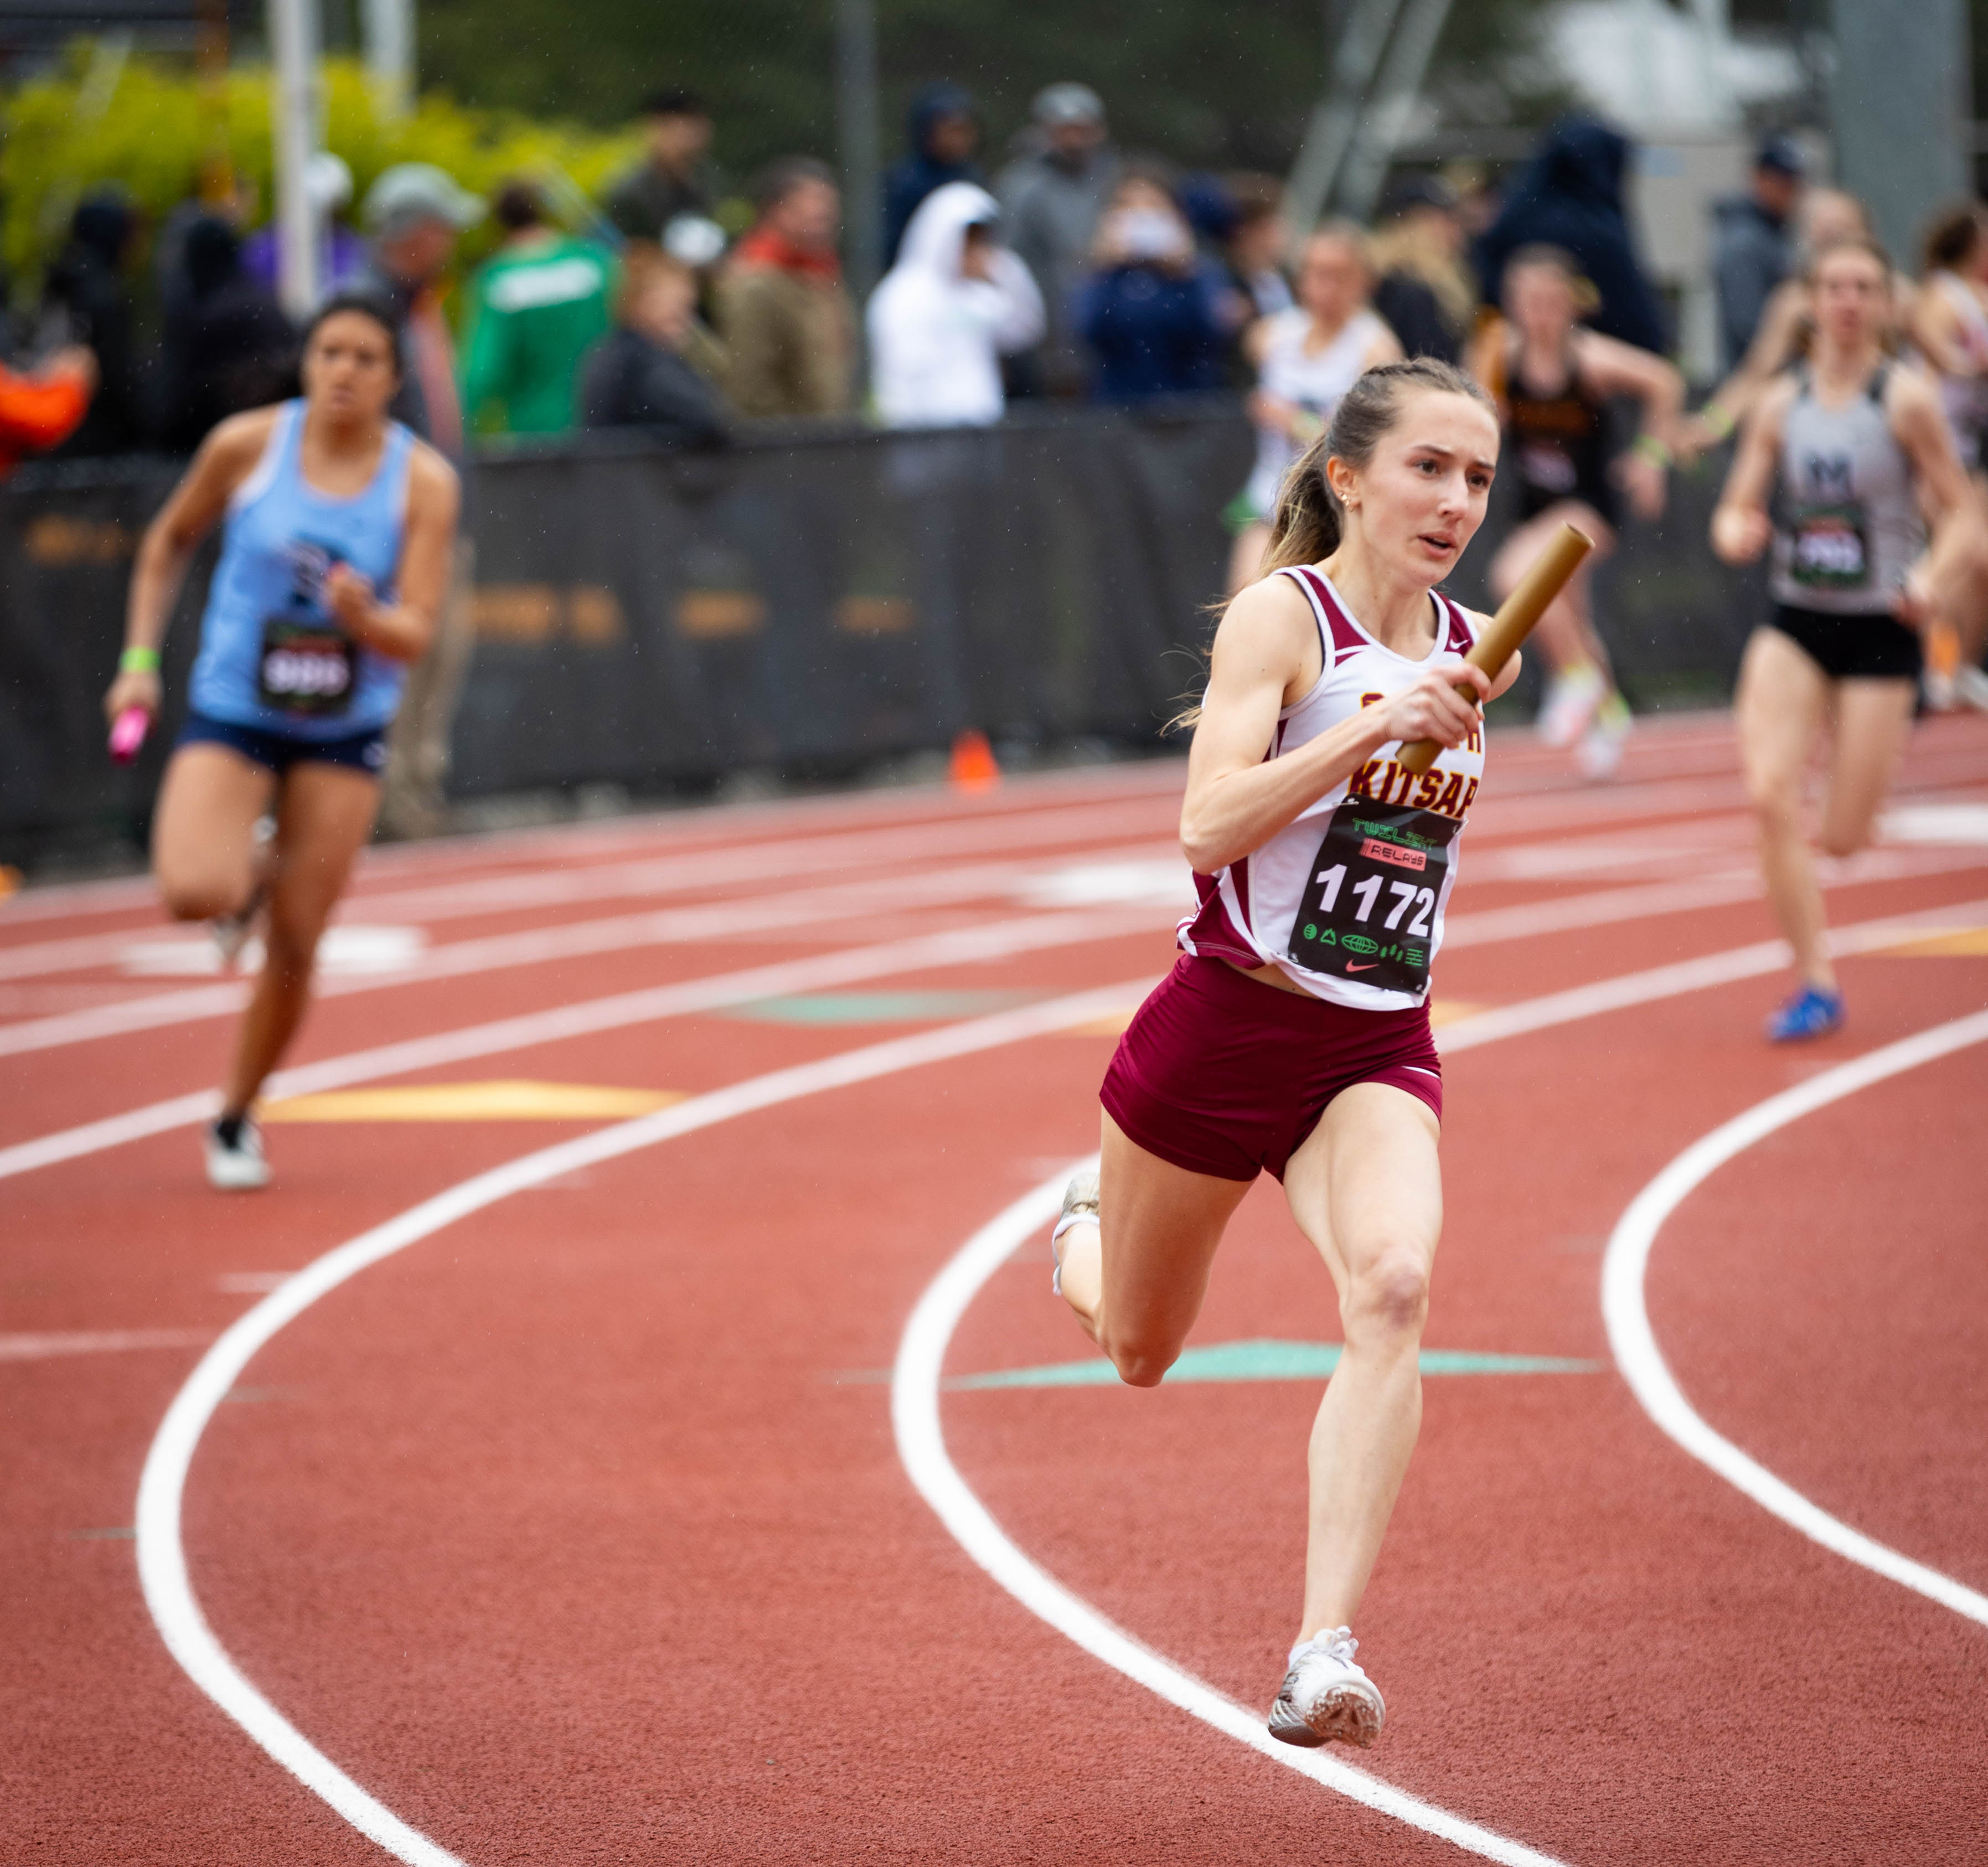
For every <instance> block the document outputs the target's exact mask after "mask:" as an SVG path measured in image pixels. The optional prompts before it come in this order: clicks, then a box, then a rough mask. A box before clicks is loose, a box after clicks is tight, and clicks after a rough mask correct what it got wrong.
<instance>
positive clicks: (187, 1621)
mask: <svg viewBox="0 0 1988 1867" xmlns="http://www.w3.org/2000/svg"><path fill="white" fill-rule="evenodd" d="M1149 983H1150V982H1149V981H1145V980H1135V981H1133V982H1131V983H1129V984H1121V985H1116V986H1104V987H1103V988H1102V989H1097V990H1093V991H1089V992H1080V993H1074V994H1072V995H1070V996H1067V997H1064V998H1060V999H1049V1000H1046V1001H1045V1002H1043V1003H1041V1004H1037V1005H1027V1006H1020V1007H1019V1008H1017V1009H1016V1010H1013V1011H1002V1012H997V1013H995V1014H993V1015H992V1016H990V1017H985V1018H975V1019H971V1020H967V1021H965V1022H964V1023H958V1024H951V1025H946V1026H944V1027H941V1028H940V1029H938V1030H929V1031H921V1032H918V1033H915V1035H913V1036H911V1037H898V1038H894V1039H892V1040H890V1041H888V1042H887V1043H876V1044H870V1045H866V1046H864V1047H863V1048H861V1049H859V1050H845V1051H844V1052H842V1053H841V1054H839V1055H837V1056H833V1057H822V1058H820V1059H819V1060H816V1061H815V1062H813V1063H806V1064H798V1065H796V1066H795V1067H793V1068H790V1069H786V1070H774V1071H773V1072H771V1073H770V1074H768V1075H765V1076H760V1077H753V1078H752V1080H751V1081H747V1082H743V1083H737V1084H733V1085H732V1087H729V1088H726V1089H720V1090H716V1091H713V1092H712V1094H708V1095H702V1096H698V1097H696V1098H693V1099H692V1100H691V1101H688V1102H679V1103H677V1104H674V1106H673V1107H671V1108H666V1109H659V1110H658V1111H656V1112H655V1113H654V1114H648V1115H640V1116H637V1117H636V1118H634V1120H633V1121H624V1122H620V1123H617V1125H615V1126H614V1127H612V1128H602V1129H600V1130H597V1131H596V1132H594V1133H593V1134H591V1135H581V1136H580V1137H579V1138H576V1139H574V1140H572V1141H566V1142H560V1143H558V1144H557V1145H554V1146H553V1147H549V1148H540V1149H539V1150H538V1151H537V1152H534V1153H531V1154H527V1155H523V1156H522V1157H521V1158H518V1159H516V1160H513V1161H509V1162H506V1163H505V1165H502V1166H501V1167H496V1168H493V1169H491V1170H490V1171H489V1172H485V1173H479V1174H478V1175H475V1177H473V1178H472V1179H467V1180H465V1181H462V1182H460V1183H459V1184H458V1185H455V1186H451V1187H450V1188H449V1189H447V1190H446V1191H445V1192H440V1193H438V1194H436V1195H434V1197H432V1198H431V1199H424V1200H423V1201H422V1202H421V1204H420V1205H418V1206H413V1207H411V1208H410V1209H408V1210H407V1211H406V1212H404V1213H401V1214H400V1215H399V1216H397V1217H396V1218H394V1219H388V1220H387V1222H386V1223H384V1225H378V1226H374V1228H373V1229H371V1230H370V1231H368V1232H364V1233H360V1236H358V1237H357V1238H354V1239H351V1240H348V1241H347V1243H344V1244H343V1245H340V1246H337V1247H336V1249H335V1250H331V1251H329V1252H327V1253H325V1255H324V1256H323V1257H320V1258H318V1259H316V1260H314V1261H313V1263H309V1264H308V1265H306V1267H304V1268H303V1270H300V1271H299V1272H298V1273H296V1276H294V1277H291V1278H290V1279H289V1280H287V1281H286V1283H284V1284H282V1285H280V1286H279V1287H278V1288H277V1289H276V1290H274V1291H272V1293H271V1294H269V1296H267V1297H264V1298H263V1299H262V1301H261V1302H260V1303H259V1304H256V1305H255V1307H253V1308H252V1309H251V1310H249V1311H248V1312H247V1313H246V1314H245V1315H243V1316H242V1317H240V1319H239V1320H238V1321H236V1322H235V1324H233V1325H232V1327H231V1328H229V1329H228V1331H226V1332H225V1334H223V1335H222V1336H221V1338H220V1340H219V1341H217V1342H215V1344H214V1345H213V1347H212V1348H210V1349H208V1351H207V1353H206V1354H205V1355H204V1356H202V1357H201V1361H200V1363H199V1365H198V1366H197V1367H196V1368H194V1371H193V1372H192V1374H191V1375H189V1376H188V1379H187V1382H186V1384H185V1385H184V1386H183V1387H182V1388H181V1389H180V1391H179V1392H178V1393H177V1395H175V1396H174V1400H173V1403H172V1405H171V1407H169V1408H168V1409H167V1412H166V1415H165V1418H164V1419H163V1420H162V1421H161V1422H160V1425H159V1429H158V1431H157V1433H156V1434H155V1435H154V1437H153V1440H152V1444H151V1447H150V1450H149V1451H148V1452H147V1454H146V1458H145V1467H144V1473H143V1475H142V1476H140V1480H139V1483H138V1508H137V1517H136V1519H135V1522H136V1523H137V1541H138V1552H137V1553H138V1578H139V1581H140V1585H141V1587H142V1588H143V1589H144V1596H145V1605H146V1607H147V1608H148V1609H149V1610H150V1613H151V1616H152V1621H153V1624H154V1625H155V1626H156V1627H157V1629H158V1630H159V1635H160V1638H161V1639H163V1640H164V1642H165V1643H166V1646H167V1650H168V1651H169V1652H171V1654H172V1656H173V1657H174V1659H176V1660H177V1661H178V1662H179V1663H180V1666H181V1667H182V1669H184V1671H185V1673H186V1674H187V1676H188V1678H190V1679H191V1680H192V1681H193V1683H194V1684H195V1685H196V1686H198V1687H199V1688H200V1689H201V1691H202V1692H204V1693H206V1694H207V1696H208V1697H209V1698H210V1699H211V1700H213V1701H214V1703H215V1704H216V1705H218V1706H220V1708H221V1710H222V1711H223V1712H225V1713H226V1714H227V1715H228V1716H229V1717H230V1718H232V1719H233V1720H235V1723H237V1724H238V1725H239V1726H241V1727H242V1730H245V1732H247V1733H248V1734H249V1737H252V1739H254V1740H255V1742H256V1743H257V1744H259V1745H261V1747H262V1749H263V1750H265V1751H267V1752H268V1753H269V1755H270V1756H271V1757H273V1758H275V1760H276V1761H277V1762H278V1763H279V1764H282V1767H284V1768H285V1769H286V1770H287V1771H289V1772H290V1774H292V1776H294V1777H296V1778H297V1780H298V1781H299V1782H301V1783H302V1784H303V1785H304V1787H305V1788H307V1789H309V1790H310V1791H312V1792H313V1794H316V1795H318V1796H320V1797H322V1798H323V1799H324V1801H326V1802H327V1803H329V1804H330V1805H331V1806H332V1808H335V1809H336V1811H338V1812H339V1814H340V1815H343V1817H344V1818H346V1820H347V1821H349V1822H350V1823H351V1824H352V1825H353V1827H354V1828H357V1829H358V1830H359V1831H360V1832H361V1833H362V1834H363V1835H366V1836H367V1837H368V1838H370V1840H372V1841H374V1842H377V1844H378V1845H380V1847H382V1848H385V1849H386V1851H387V1852H388V1853H389V1854H391V1855H394V1858H395V1859H398V1860H402V1861H405V1862H409V1863H411V1867H462V1863H461V1862H459V1861H458V1859H457V1857H456V1856H455V1855H452V1854H451V1853H449V1852H448V1851H447V1850H446V1849H445V1848H441V1847H439V1846H438V1845H436V1844H435V1843H434V1842H432V1841H431V1840H430V1839H429V1838H428V1837H427V1836H426V1835H423V1834H421V1833H420V1832H419V1831H417V1830H416V1829H414V1828H411V1827H410V1826H409V1825H407V1823H406V1822H404V1821H402V1820H401V1818H400V1817H399V1816H397V1815H395V1814H394V1812H393V1811H392V1810H391V1809H390V1808H387V1806H386V1804H384V1803H383V1802H381V1801H379V1800H378V1799H377V1798H375V1797H374V1796H372V1795H370V1794H368V1793H367V1791H365V1790H364V1789H363V1788H360V1785H359V1784H357V1782H355V1781H353V1779H352V1778H351V1777H350V1776H348V1775H347V1774H346V1773H345V1772H344V1771H343V1770H341V1769H340V1768H339V1767H338V1766H337V1765H336V1764H334V1763H333V1761H332V1760H331V1759H330V1757H326V1755H325V1754H324V1753H323V1751H321V1750H319V1749H318V1748H317V1747H316V1745H314V1744H312V1743H311V1741H310V1740H309V1738H307V1737H305V1736H304V1735H303V1733H302V1732H301V1731H299V1730H298V1729H297V1728H296V1726H295V1725H293V1724H292V1723H290V1721H289V1720H288V1719H287V1718H286V1717H285V1716H283V1715H282V1713H281V1712H279V1711H278V1710H276V1706H273V1705H272V1704H271V1703H269V1700H267V1699H266V1698H265V1697H264V1696H262V1693H260V1692H259V1691H258V1690H257V1689H255V1686H253V1685H252V1684H251V1683H249V1679H248V1677H247V1676H246V1675H245V1674H244V1673H242V1670H241V1669H240V1668H239V1667H238V1666H236V1665H235V1662H234V1661H233V1660H232V1659H231V1658H230V1657H229V1656H228V1652H227V1650H226V1649H225V1648H224V1647H223V1646H222V1645H221V1642H219V1641H218V1640H217V1639H215V1635H214V1632H213V1629H211V1628H210V1627H209V1626H208V1624H207V1617H206V1616H205V1615H204V1614H202V1613H201V1608H200V1602H199V1601H198V1598H197V1597H196V1596H195V1595H194V1591H193V1584H192V1580H191V1577H190V1576H189V1574H188V1570H187V1561H186V1550H185V1547H184V1544H183V1542H182V1541H181V1503H182V1500H183V1499H184V1496H185V1490H186V1479H187V1472H188V1468H189V1466H191V1464H192V1462H193V1456H194V1452H195V1450H196V1449H198V1446H199V1444H200V1440H201V1434H202V1433H203V1432H205V1430H206V1429H207V1426H208V1422H209V1421H210V1420H211V1419H212V1418H213V1417H214V1412H215V1409H216V1408H217V1407H218V1406H219V1405H221V1402H222V1401H223V1400H224V1399H225V1398H226V1396H227V1394H228V1389H229V1388H232V1386H233V1385H235V1382H236V1380H237V1379H238V1378H239V1377H240V1375H241V1374H242V1370H243V1369H244V1368H246V1367H247V1366H248V1365H249V1361H250V1360H251V1359H252V1358H253V1357H254V1356H255V1354H256V1353H257V1352H258V1351H259V1350H260V1349H262V1348H264V1347H265V1345H266V1344H268V1343H269V1341H270V1340H271V1339H272V1338H273V1337H275V1336H276V1334H278V1332H279V1331H281V1330H282V1328H284V1327H285V1326H286V1324H289V1323H291V1322H292V1321H295V1320H296V1318H297V1317H299V1316H300V1315H302V1314H303V1312H304V1311H306V1310H307V1309H309V1307H310V1306H311V1305H312V1304H314V1303H316V1301H318V1300H319V1299H320V1297H324V1296H326V1295H327V1294H330V1292H331V1291H333V1290H336V1289H337V1288H338V1287H339V1286H340V1284H344V1283H346V1282H347V1281H348V1280H350V1279H351V1278H353V1277H356V1276H357V1275H358V1273H360V1271H362V1270H366V1269H367V1267H369V1266H370V1265H374V1264H377V1263H380V1261H381V1260H384V1259H386V1258H389V1257H392V1256H393V1255H394V1253H396V1252H398V1251H403V1250H406V1249H407V1246H410V1245H411V1244H414V1243H418V1242H419V1241H420V1240H422V1239H424V1238H428V1237H430V1236H432V1235H433V1234H434V1233H436V1232H438V1231H440V1230H441V1229H442V1228H443V1227H444V1226H448V1225H452V1224H454V1223H455V1222H456V1221H457V1220H458V1219H463V1218H466V1217H467V1216H468V1215H469V1214H471V1213H476V1212H480V1211H482V1209H484V1208H485V1207H486V1206H493V1205H495V1203H496V1202H498V1201H499V1200H500V1199H506V1198H508V1197H509V1196H510V1195H512V1193H515V1192H522V1191H523V1190H524V1189H526V1188H528V1187H532V1186H538V1185H543V1184H544V1183H545V1182H546V1181H547V1180H552V1179H557V1178H558V1177H559V1176H560V1175H561V1174H564V1173H573V1172H578V1171H579V1170H580V1169H583V1168H587V1167H591V1166H595V1165H599V1164H600V1162H603V1161H609V1160H614V1159H617V1158H620V1156H621V1155H625V1154H632V1153H634V1152H636V1151H637V1149H639V1148H649V1147H654V1145H656V1144H657V1143H658V1142H664V1141H671V1140H674V1139H675V1138H677V1137H678V1136H679V1135H688V1134H691V1133H693V1132H695V1131H696V1130H698V1129H699V1128H710V1127H712V1126H714V1125H715V1124H717V1123H718V1122H721V1121H731V1120H732V1119H733V1118H735V1117H737V1116H740V1115H745V1114H752V1113H755V1112H756V1111H759V1110H761V1109H766V1108H773V1107H775V1106H776V1104H780V1103H783V1102H790V1101H796V1100H798V1099H799V1098H801V1097H803V1096H810V1095H817V1094H821V1093H822V1092H823V1091H827V1090H831V1089H842V1088H847V1087H850V1085H851V1084H856V1083H863V1082H870V1081H874V1080H875V1079H876V1078H877V1077H883V1076H888V1075H891V1074H894V1073H895V1072H897V1071H898V1070H909V1069H913V1068H916V1067H919V1066H920V1065H922V1064H930V1063H938V1062H941V1061H944V1060H947V1059H949V1058H953V1057H966V1056H970V1055H972V1054H975V1053H976V1052H978V1051H982V1050H993V1049H996V1048H998V1047H1000V1046H1002V1045H1004V1044H1009V1043H1019V1042H1020V1041H1022V1040H1024V1039H1026V1038H1030V1037H1043V1036H1046V1035H1047V1034H1048V1033H1051V1032H1053V1031H1058V1030H1063V1029H1065V1028H1066V1027H1068V1026H1070V1025H1072V1024H1077V1023H1082V1022H1084V1020H1087V1019H1090V1018H1094V1017H1099V1016H1103V1015H1104V1013H1107V1012H1108V1011H1110V1010H1112V1009H1114V1007H1115V1006H1118V1005H1120V1004H1121V1003H1124V999H1125V997H1126V996H1127V995H1128V993H1138V992H1143V991H1144V990H1145V989H1146V988H1147V986H1148V984H1149Z"/></svg>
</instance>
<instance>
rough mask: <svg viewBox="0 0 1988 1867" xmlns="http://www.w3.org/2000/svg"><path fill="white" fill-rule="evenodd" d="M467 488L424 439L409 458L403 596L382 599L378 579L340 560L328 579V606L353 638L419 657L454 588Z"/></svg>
mask: <svg viewBox="0 0 1988 1867" xmlns="http://www.w3.org/2000/svg"><path fill="white" fill-rule="evenodd" d="M461 504H462V488H461V485H460V483H459V482H458V480H457V479H456V475H455V468H453V467H451V465H449V464H448V462H447V461H445V460H444V459H443V458H442V457H441V455H439V454H438V453H437V452H435V451H434V448H431V447H429V446H428V445H427V444H426V443H425V442H417V443H416V444H415V446H414V455H413V458H411V460H410V461H409V462H408V463H407V529H406V533H405V536H404V537H403V538H402V539H401V562H400V567H399V569H398V570H397V572H396V573H395V577H394V586H395V588H396V590H397V591H398V593H399V594H398V596H397V600H395V601H394V602H393V603H391V604H383V603H380V602H379V601H378V600H376V598H375V597H374V592H373V586H372V585H371V584H370V583H368V582H367V580H366V579H365V578H364V577H360V575H359V574H358V573H357V572H355V571H353V570H350V569H348V568H347V567H346V566H344V565H343V564H340V565H339V566H337V567H336V568H335V569H334V570H333V571H332V573H331V574H330V576H329V577H326V579H325V580H324V596H325V602H326V605H327V606H328V607H330V610H331V612H332V614H333V615H335V616H336V617H337V618H338V620H339V621H340V624H342V625H343V627H344V629H345V631H346V633H347V634H349V635H350V636H351V638H353V641H359V642H363V643H364V644H365V645H366V646H367V648H370V649H373V650H374V651H375V652H377V653H378V654H384V655H388V656H391V658H393V659H394V660H395V661H418V660H419V659H420V658H421V656H422V655H423V654H426V653H427V651H428V644H429V643H430V641H432V640H433V639H434V631H435V621H436V619H437V618H438V617H439V616H440V615H441V606H442V601H443V599H444V598H445V597H446V596H447V595H448V580H449V573H450V570H451V565H452V563H453V560H454V554H455V520H456V514H457V512H458V509H459V508H460V506H461Z"/></svg>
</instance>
